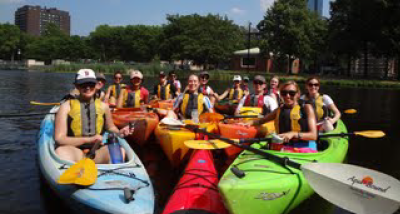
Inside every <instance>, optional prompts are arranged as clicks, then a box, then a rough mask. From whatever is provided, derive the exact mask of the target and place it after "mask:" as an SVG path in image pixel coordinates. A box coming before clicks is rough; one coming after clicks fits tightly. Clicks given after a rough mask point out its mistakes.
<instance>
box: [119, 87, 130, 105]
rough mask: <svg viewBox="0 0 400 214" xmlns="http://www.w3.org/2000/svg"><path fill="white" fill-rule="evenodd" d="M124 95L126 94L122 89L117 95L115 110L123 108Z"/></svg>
mask: <svg viewBox="0 0 400 214" xmlns="http://www.w3.org/2000/svg"><path fill="white" fill-rule="evenodd" d="M125 93H128V92H127V91H126V89H123V90H122V91H121V93H119V97H118V101H117V108H123V107H124V103H123V102H124V96H125Z"/></svg>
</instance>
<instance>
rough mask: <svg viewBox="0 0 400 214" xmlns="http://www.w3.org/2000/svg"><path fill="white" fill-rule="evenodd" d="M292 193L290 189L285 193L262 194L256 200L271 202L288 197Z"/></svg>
mask: <svg viewBox="0 0 400 214" xmlns="http://www.w3.org/2000/svg"><path fill="white" fill-rule="evenodd" d="M289 192H290V189H288V190H287V191H283V192H271V193H269V192H262V193H260V194H259V195H258V196H256V197H255V199H261V200H264V201H271V200H275V199H278V198H282V197H284V196H286V195H288V194H289Z"/></svg>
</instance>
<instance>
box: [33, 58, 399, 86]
mask: <svg viewBox="0 0 400 214" xmlns="http://www.w3.org/2000/svg"><path fill="white" fill-rule="evenodd" d="M81 68H90V69H93V70H94V71H100V72H103V73H106V74H112V73H114V71H117V70H119V71H122V73H124V74H126V75H127V74H128V70H129V69H138V70H140V71H142V73H143V75H144V76H147V77H154V76H157V75H158V73H159V72H160V71H161V70H163V71H166V72H169V71H170V70H172V69H173V67H172V66H170V65H161V64H160V63H159V62H154V63H146V64H141V63H137V64H133V65H128V64H122V63H121V64H118V63H113V64H98V63H96V64H76V63H74V64H70V65H55V66H46V67H37V68H36V69H37V70H42V71H45V72H73V73H74V72H76V71H77V70H79V69H81ZM199 72H200V71H189V70H176V73H177V75H178V78H179V79H187V78H188V76H189V75H190V74H192V73H194V74H198V73H199ZM209 73H210V78H211V79H213V80H224V81H225V80H226V81H229V80H232V79H233V75H237V74H240V75H241V76H242V77H243V76H249V77H250V79H252V78H253V77H254V76H255V75H257V74H260V75H264V76H265V77H266V78H267V79H269V78H271V76H272V75H278V76H279V77H280V80H281V82H284V81H287V80H294V81H296V82H298V83H304V82H305V81H306V79H307V78H308V77H310V76H311V75H307V74H299V75H287V74H284V73H275V74H266V73H265V72H251V73H249V74H248V73H247V72H246V71H232V70H212V71H209ZM319 77H320V79H321V83H322V84H324V85H332V86H338V87H352V88H354V87H356V88H390V89H400V82H399V81H389V80H366V79H356V78H349V77H340V76H335V77H332V76H329V77H324V76H319Z"/></svg>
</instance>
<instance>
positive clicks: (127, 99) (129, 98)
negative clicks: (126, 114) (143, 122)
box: [122, 87, 142, 108]
mask: <svg viewBox="0 0 400 214" xmlns="http://www.w3.org/2000/svg"><path fill="white" fill-rule="evenodd" d="M140 91H141V90H140V89H137V90H135V91H133V90H132V89H131V87H127V88H126V89H125V92H124V95H123V96H124V97H123V100H122V103H123V106H124V107H133V108H139V107H140V104H141V103H142V100H141V98H140Z"/></svg>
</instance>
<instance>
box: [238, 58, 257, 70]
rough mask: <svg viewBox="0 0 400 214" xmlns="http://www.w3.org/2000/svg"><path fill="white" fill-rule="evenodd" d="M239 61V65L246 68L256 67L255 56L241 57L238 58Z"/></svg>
mask: <svg viewBox="0 0 400 214" xmlns="http://www.w3.org/2000/svg"><path fill="white" fill-rule="evenodd" d="M240 62H241V63H240V66H241V67H242V68H247V67H249V68H255V67H256V58H255V57H251V56H250V58H247V56H246V57H242V58H240Z"/></svg>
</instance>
